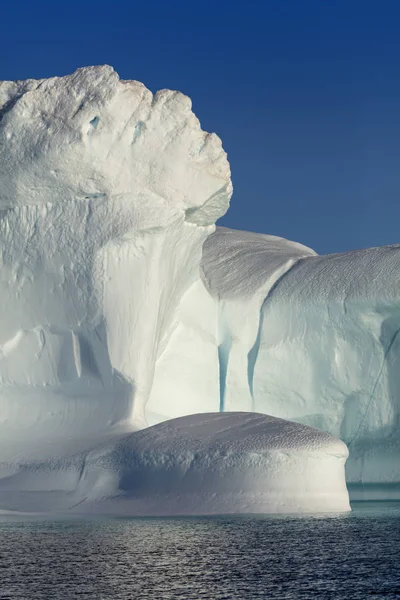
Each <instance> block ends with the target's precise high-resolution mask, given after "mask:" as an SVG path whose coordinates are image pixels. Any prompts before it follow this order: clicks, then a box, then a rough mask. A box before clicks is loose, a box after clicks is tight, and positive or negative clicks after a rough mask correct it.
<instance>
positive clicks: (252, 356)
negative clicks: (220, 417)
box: [247, 257, 307, 411]
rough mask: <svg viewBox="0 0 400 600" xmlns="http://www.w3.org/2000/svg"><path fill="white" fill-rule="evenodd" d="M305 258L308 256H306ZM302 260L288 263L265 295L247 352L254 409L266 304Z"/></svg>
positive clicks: (249, 383) (253, 407) (248, 373)
mask: <svg viewBox="0 0 400 600" xmlns="http://www.w3.org/2000/svg"><path fill="white" fill-rule="evenodd" d="M304 258H307V257H304ZM301 260H303V259H302V258H298V259H297V260H294V261H293V262H292V261H290V262H289V263H288V264H287V266H286V268H285V267H284V269H285V270H284V271H283V273H281V274H280V275H279V277H278V278H277V279H276V281H275V282H274V283H273V284H272V285H271V287H270V289H269V290H268V292H267V295H266V296H265V298H264V300H263V302H262V304H261V308H260V317H259V322H258V331H257V337H256V339H255V342H254V344H253V346H252V348H250V350H249V352H248V354H247V382H248V386H249V391H250V394H251V398H252V409H251V410H252V411H255V404H254V394H253V389H254V370H255V366H256V362H257V358H258V353H259V350H260V344H261V332H262V327H263V322H264V309H265V306H266V304H267V302H268V300H269V299H270V298H271V296H272V294H273V293H274V291H275V290H276V288H277V287H278V285H279V284H280V283H281V281H282V280H283V279H284V278H285V277H286V275H287V274H288V273H290V272H291V271H293V269H294V268H295V267H296V266H297V265H298V264H299V263H300V261H301Z"/></svg>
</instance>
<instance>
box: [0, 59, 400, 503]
mask: <svg viewBox="0 0 400 600" xmlns="http://www.w3.org/2000/svg"><path fill="white" fill-rule="evenodd" d="M231 192H232V186H231V180H230V170H229V164H228V161H227V158H226V154H225V152H224V151H223V149H222V145H221V142H220V140H219V138H218V137H217V136H215V135H214V134H207V133H204V132H203V131H202V130H201V128H200V124H199V122H198V120H197V118H196V117H195V115H194V114H193V113H192V111H191V103H190V100H189V99H188V98H187V97H186V96H184V95H182V94H180V93H178V92H172V91H169V90H163V91H161V92H158V93H157V94H155V95H154V96H153V94H152V93H151V92H150V91H149V90H147V89H146V88H145V87H144V86H143V85H142V84H140V83H138V82H135V81H121V80H120V79H119V77H118V75H117V74H116V73H115V72H114V71H113V69H112V68H110V67H89V68H85V69H81V70H78V71H77V72H76V73H74V74H73V75H71V76H68V77H62V78H52V79H47V80H39V81H36V80H27V81H23V82H2V83H0V298H1V301H2V308H3V310H2V311H1V313H0V433H1V435H0V509H3V510H22V511H26V510H29V509H31V510H36V508H35V507H42V509H43V510H47V509H48V510H61V509H65V510H67V509H68V510H73V509H74V507H77V506H79V507H81V508H82V507H84V506H86V507H90V510H98V511H100V512H101V511H103V510H105V511H108V512H111V513H112V512H113V511H117V512H118V511H120V512H124V513H126V512H127V513H129V512H130V513H131V514H143V510H144V508H143V507H145V506H148V507H149V509H148V510H149V511H150V512H152V514H159V513H160V506H164V507H165V511H166V512H167V513H168V514H172V513H174V509H173V508H171V507H173V506H177V507H180V508H177V509H176V512H180V513H181V512H185V509H184V505H185V506H187V510H186V512H191V511H192V512H193V511H197V512H199V511H200V512H201V508H199V507H200V505H201V502H200V504H199V503H198V502H197V500H196V501H195V498H196V497H197V496H198V495H199V494H200V493H201V490H202V489H203V490H204V494H205V495H204V498H203V500H204V502H203V508H204V512H213V511H214V512H215V511H221V510H224V511H225V512H232V511H229V510H227V498H228V497H230V498H231V502H232V503H231V508H232V510H234V507H236V509H237V510H244V511H245V510H248V511H251V510H254V511H257V510H262V511H264V512H268V511H270V510H279V506H280V507H281V509H282V510H291V509H293V510H305V509H306V505H308V507H309V508H310V509H311V507H312V510H318V507H319V509H320V510H322V509H324V508H327V506H328V504H327V500H326V498H327V497H328V496H329V497H331V499H332V503H331V505H330V506H331V508H332V510H336V509H338V510H346V509H347V508H348V499H347V492H346V490H345V487H344V483H343V481H344V480H343V465H344V462H345V460H346V456H347V450H346V447H345V445H344V444H343V443H342V442H340V441H339V440H336V439H335V438H333V437H332V436H337V437H340V438H341V439H343V440H344V441H345V442H346V443H347V444H348V445H349V447H350V458H349V461H348V468H347V477H348V481H349V482H350V483H351V484H352V485H353V487H354V486H355V487H354V489H355V492H356V493H358V494H359V495H365V494H366V493H370V494H372V495H373V494H374V493H376V494H378V495H379V497H383V496H384V495H385V494H386V496H387V497H389V496H392V497H396V494H398V495H399V497H400V491H399V486H400V467H399V464H400V461H399V458H400V451H399V445H400V444H399V437H400V436H399V428H400V409H399V401H398V390H399V385H400V380H399V376H398V375H397V373H398V371H399V365H398V364H397V363H398V356H399V350H400V336H399V335H398V332H399V330H400V321H399V311H398V308H397V303H398V295H399V290H398V284H397V281H398V280H397V272H398V267H399V251H400V249H399V247H397V246H393V247H388V248H378V249H369V250H365V251H359V252H352V253H347V254H341V255H332V256H317V255H316V253H315V252H314V251H313V250H311V249H309V248H307V247H305V246H303V245H301V244H297V243H295V242H290V241H288V240H284V239H282V238H278V237H275V236H268V235H261V234H252V233H247V232H239V231H232V230H229V229H224V228H217V230H215V222H216V220H217V219H218V218H219V217H220V216H222V215H223V214H224V213H225V212H226V210H227V208H228V205H229V200H230V196H231ZM237 411H241V412H239V413H238V412H237ZM195 413H207V416H204V417H198V416H197V417H196V416H191V417H187V418H185V419H183V420H182V419H175V418H176V417H185V416H186V415H194V414H195ZM218 413H219V414H218ZM221 413H226V414H223V415H221ZM250 413H254V415H253V416H252V415H251V414H250ZM255 413H265V414H266V415H272V416H273V417H275V419H273V418H272V417H267V416H265V417H261V416H260V414H255ZM229 415H231V416H229ZM232 415H235V416H232ZM231 417H232V419H233V420H232V421H229V419H231ZM276 418H279V419H276ZM171 419H174V420H171ZM204 419H205V420H204ZM221 419H222V420H221ZM282 419H284V420H282ZM166 420H167V423H164V421H166ZM287 420H290V421H292V423H288V422H287ZM295 422H297V423H295ZM205 423H206V425H205ZM277 423H278V424H277ZM148 425H150V426H152V427H150V428H148ZM315 427H318V428H319V429H321V430H322V432H321V431H320V432H318V431H316V429H314V428H315ZM138 430H141V431H138ZM278 430H279V431H280V433H279V435H276V436H275V437H274V435H275V433H276V432H277V431H278ZM201 431H203V433H204V436H205V437H204V439H203V438H202V434H201V433H200V432H201ZM196 432H197V433H196ZM274 432H275V433H274ZM323 432H326V433H323ZM288 436H289V437H290V436H291V439H292V442H293V440H295V439H300V437H301V439H302V442H301V444H300V445H298V444H297V445H296V443H294V442H293V444H292V445H291V442H290V440H289V437H288ZM296 436H297V437H296ZM299 436H300V437H299ZM271 440H275V442H274V443H273V444H272V446H271V443H272V442H271ZM288 440H289V441H288ZM316 440H317V441H316ZM220 443H221V444H222V446H221V448H222V447H223V448H225V450H224V451H223V452H222V450H221V453H220V454H219V455H218V456H217V454H218V452H217V451H216V448H217V447H218V444H220ZM224 444H225V445H224ZM274 444H275V445H274ZM227 457H228V459H227ZM318 461H319V462H318ZM318 464H319V467H318ZM268 465H269V466H268ZM228 466H229V469H228V471H227V470H226V469H227V468H228ZM318 468H321V469H322V471H324V472H326V473H327V474H329V476H328V475H327V476H326V477H325V476H324V477H322V476H321V473H322V471H321V472H320V471H318ZM296 471H297V472H298V473H299V474H300V475H301V476H299V477H298V478H297V479H296V478H295V476H294V475H293V473H295V472H296ZM317 471H318V473H317ZM245 472H247V473H248V477H247V478H246V477H245V476H244V473H245ZM229 473H230V475H229ZM292 475H293V476H292ZM229 477H231V483H232V489H230V488H229V489H228V488H226V489H225V488H224V489H223V487H221V486H222V483H221V482H222V481H223V480H225V478H228V479H229ZM146 478H147V479H148V480H147V479H146ZM171 478H172V479H171ZM317 479H319V481H320V483H321V486H322V487H321V486H320V487H318V485H317V483H316V480H317ZM170 480H171V481H175V483H176V488H178V489H176V490H175V492H176V494H175V496H173V497H172V498H171V495H170V494H171V493H172V490H171V488H168V485H167V484H166V482H167V481H170ZM256 481H258V482H259V486H261V487H257V485H258V484H257V485H256V483H255V482H256ZM312 481H314V483H315V485H314V486H313V485H311V483H312ZM149 482H150V483H149ZM204 482H208V483H207V485H205V484H204ZM210 482H212V485H211V484H210ZM218 482H219V483H218ZM249 482H252V483H251V485H250V483H249ZM329 482H331V483H332V485H331V484H330V483H329ZM203 484H204V485H205V487H203V488H202V485H203ZM209 484H210V485H209ZM220 484H221V485H220ZM303 484H304V485H303ZM166 485H167V487H165V486H166ZM357 486H358V487H357ZM228 487H229V486H228ZM167 488H168V489H167ZM335 490H336V491H335ZM382 490H383V491H382ZM151 491H152V492H153V493H154V495H155V496H158V497H159V498H161V499H162V500H161V501H160V502H161V504H160V503H159V504H157V503H155V504H154V503H152V502H153V501H152V500H150V499H149V498H150V495H151ZM168 494H169V496H168ZM179 494H186V496H185V498H186V500H185V499H184V500H182V498H181V496H179ZM207 494H208V496H207ZM213 494H214V496H213ZM221 494H222V495H221ZM232 494H233V495H235V494H238V495H240V494H242V497H241V500H240V499H239V496H237V497H236V499H235V500H232V497H233V496H232ZM243 494H244V495H243ZM260 494H261V495H260ZM327 494H328V496H327ZM190 495H191V498H189V496H190ZM382 495H383V496H382ZM167 496H168V498H167ZM178 496H179V497H178ZM206 496H207V498H206ZM210 498H211V499H212V498H214V499H215V503H214V504H213V502H212V501H211V500H210ZM218 498H219V499H220V501H219V500H218ZM300 498H303V500H304V502H303V500H301V501H300V500H299V499H300ZM113 499H115V502H114V500H113ZM196 502H197V503H196ZM150 506H151V507H152V508H151V510H150ZM167 506H168V507H169V508H168V510H167ZM246 506H247V509H246ZM43 507H47V508H43ZM121 507H123V508H121ZM206 507H207V510H206ZM335 507H336V508H335ZM74 510H75V509H74ZM79 510H80V509H79ZM82 510H83V509H82ZM87 510H89V508H87Z"/></svg>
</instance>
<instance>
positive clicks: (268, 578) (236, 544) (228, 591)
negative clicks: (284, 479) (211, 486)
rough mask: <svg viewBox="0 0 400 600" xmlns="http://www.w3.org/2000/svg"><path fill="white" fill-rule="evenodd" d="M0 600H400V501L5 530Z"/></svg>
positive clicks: (0, 547) (0, 544)
mask: <svg viewBox="0 0 400 600" xmlns="http://www.w3.org/2000/svg"><path fill="white" fill-rule="evenodd" d="M0 598H2V599H5V598H9V599H13V600H14V599H17V598H18V599H21V600H22V599H23V600H36V599H43V600H44V599H46V600H50V599H57V600H58V599H62V600H74V599H91V600H106V599H107V600H109V599H110V600H111V599H112V600H120V599H124V600H125V599H135V600H136V599H138V600H142V599H143V600H144V599H147V598H151V599H154V600H164V599H165V600H167V599H168V600H192V599H193V600H199V599H207V600H209V599H210V600H231V599H242V598H246V599H257V598H268V599H282V600H283V599H291V600H292V599H295V600H302V599H306V600H309V599H314V598H318V599H320V600H325V599H329V600H333V599H340V600H353V599H354V600H356V599H357V600H358V599H360V600H366V599H369V600H372V599H379V600H381V599H387V600H389V599H395V598H396V599H399V598H400V503H397V504H367V503H364V504H359V505H355V506H354V511H353V513H351V514H350V515H342V516H335V515H325V516H320V517H316V516H303V517H300V518H299V517H294V516H286V517H278V516H276V517H271V516H268V517H263V516H256V517H252V516H248V517H218V518H186V519H118V520H108V519H107V520H89V521H83V520H82V521H80V520H57V521H44V520H27V519H19V520H15V519H10V518H3V520H2V521H1V522H0Z"/></svg>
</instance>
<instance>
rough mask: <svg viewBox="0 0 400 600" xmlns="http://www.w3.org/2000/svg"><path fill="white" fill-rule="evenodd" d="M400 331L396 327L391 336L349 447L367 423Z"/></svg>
mask: <svg viewBox="0 0 400 600" xmlns="http://www.w3.org/2000/svg"><path fill="white" fill-rule="evenodd" d="M399 333H400V327H399V328H398V329H396V331H395V332H394V334H393V335H392V337H391V338H390V341H389V344H388V346H387V348H386V351H385V353H384V356H383V360H382V364H381V366H380V369H379V372H378V375H377V377H376V380H375V383H374V385H373V387H372V391H371V395H370V398H369V401H368V404H367V407H366V409H365V412H364V415H363V417H362V419H361V421H360V423H359V425H358V427H357V430H356V432H355V434H354V435H353V437H352V439H351V440H350V441H349V443H348V444H347V445H348V447H349V448H350V446H352V445H353V444H354V442H355V441H356V439H357V437H358V435H359V433H360V431H361V428H362V426H363V425H364V423H365V419H366V418H367V416H368V413H369V410H370V408H371V406H372V403H373V401H374V400H375V392H376V388H377V387H378V384H379V381H380V378H381V376H382V373H383V369H384V368H385V365H386V363H387V359H388V356H389V354H390V351H391V349H392V348H393V345H394V343H395V341H396V339H397V336H398V335H399Z"/></svg>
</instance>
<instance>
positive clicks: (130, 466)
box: [0, 413, 350, 516]
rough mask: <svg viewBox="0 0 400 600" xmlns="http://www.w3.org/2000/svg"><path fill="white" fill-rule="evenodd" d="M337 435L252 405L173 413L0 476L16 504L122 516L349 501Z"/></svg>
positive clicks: (310, 508) (329, 505) (284, 508)
mask: <svg viewBox="0 0 400 600" xmlns="http://www.w3.org/2000/svg"><path fill="white" fill-rule="evenodd" d="M347 455H348V451H347V448H346V445H345V444H344V443H343V442H341V441H340V440H338V439H336V438H334V437H332V436H331V435H329V434H327V433H324V432H322V431H318V430H316V429H312V428H310V427H307V426H305V425H299V424H297V423H291V422H289V421H284V420H283V419H275V418H274V417H268V416H266V415H260V414H256V413H209V414H199V415H190V416H187V417H181V418H178V419H172V420H169V421H165V422H164V423H160V424H159V425H154V426H153V427H148V428H146V429H143V430H141V431H136V432H134V433H130V434H125V435H120V436H119V437H118V438H117V439H116V438H114V439H113V440H111V441H108V442H107V441H106V442H104V441H103V442H102V443H99V441H98V448H96V449H94V450H92V451H89V452H81V453H73V454H68V453H64V456H63V457H61V458H59V459H55V458H54V457H51V458H49V459H47V460H42V461H35V462H33V461H32V462H30V463H28V464H27V463H25V464H23V465H21V466H20V468H19V469H18V470H16V471H15V472H14V473H8V477H3V479H0V506H1V508H2V509H3V510H14V511H19V512H34V513H37V514H40V513H43V512H45V513H51V512H61V513H64V514H65V513H66V512H72V513H73V514H80V515H85V514H111V515H129V516H152V515H153V516H154V515H182V514H184V515H185V514H186V515H196V514H197V515H201V514H228V513H276V512H281V513H282V512H291V513H296V512H325V513H326V512H342V511H348V510H350V507H349V501H348V493H347V489H346V483H345V477H344V463H345V461H346V458H347Z"/></svg>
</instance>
